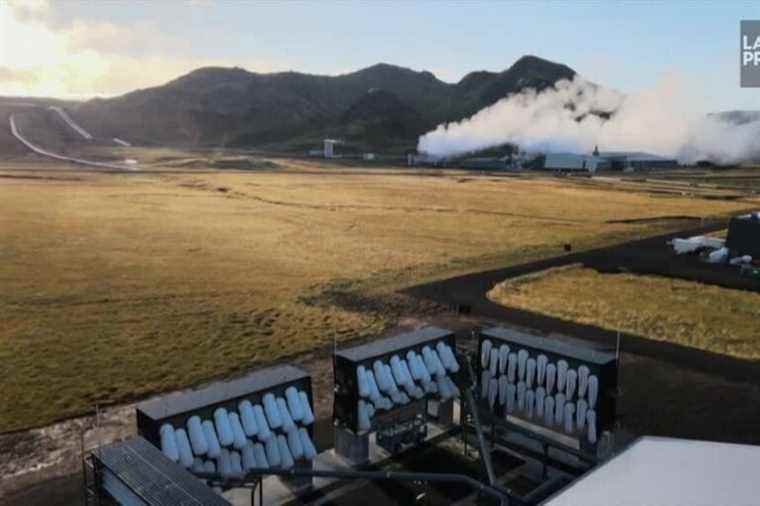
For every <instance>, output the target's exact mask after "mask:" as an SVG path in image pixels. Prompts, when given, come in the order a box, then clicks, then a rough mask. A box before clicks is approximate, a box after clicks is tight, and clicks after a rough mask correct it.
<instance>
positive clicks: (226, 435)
mask: <svg viewBox="0 0 760 506" xmlns="http://www.w3.org/2000/svg"><path fill="white" fill-rule="evenodd" d="M214 425H215V426H216V434H217V436H219V444H220V445H222V446H230V445H231V444H232V442H233V435H232V427H230V419H229V417H228V416H227V410H226V409H224V408H217V409H216V411H214Z"/></svg>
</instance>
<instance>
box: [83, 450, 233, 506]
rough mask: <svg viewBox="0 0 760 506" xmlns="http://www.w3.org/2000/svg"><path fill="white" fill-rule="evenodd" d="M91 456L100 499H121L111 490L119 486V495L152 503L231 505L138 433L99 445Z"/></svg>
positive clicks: (162, 505)
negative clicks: (135, 435) (137, 434)
mask: <svg viewBox="0 0 760 506" xmlns="http://www.w3.org/2000/svg"><path fill="white" fill-rule="evenodd" d="M90 459H91V460H92V463H93V468H94V470H95V475H96V479H95V481H96V483H98V484H99V485H98V490H97V491H96V492H97V494H98V497H99V498H104V497H112V498H113V499H119V497H114V496H113V494H112V493H111V492H109V490H111V491H114V490H116V489H118V490H119V491H120V493H117V494H116V495H121V494H127V495H128V496H130V497H131V498H132V499H133V500H135V499H137V500H139V501H141V504H147V505H149V506H169V505H177V506H180V505H189V504H203V505H208V506H225V505H227V506H228V505H229V504H230V503H229V502H228V501H227V500H226V499H224V498H223V497H222V496H220V495H218V494H217V493H216V492H214V491H213V490H211V489H210V488H209V487H207V486H206V485H205V484H204V483H203V482H201V481H199V480H198V478H196V477H195V476H194V475H192V474H191V473H190V472H188V471H187V470H186V469H185V468H184V467H182V466H180V465H178V464H175V463H174V462H172V461H171V460H169V459H167V458H166V457H165V456H164V455H163V453H161V451H159V450H158V449H157V448H155V447H154V446H153V445H152V444H150V443H149V442H148V441H146V440H145V439H143V438H141V437H139V436H138V437H134V438H131V439H128V440H126V441H121V442H118V443H114V444H111V445H109V446H106V447H104V448H99V449H97V450H95V451H94V452H93V453H92V454H91V455H90ZM109 483H110V484H111V486H109ZM138 498H139V499H138ZM121 499H124V498H121ZM98 504H100V502H98Z"/></svg>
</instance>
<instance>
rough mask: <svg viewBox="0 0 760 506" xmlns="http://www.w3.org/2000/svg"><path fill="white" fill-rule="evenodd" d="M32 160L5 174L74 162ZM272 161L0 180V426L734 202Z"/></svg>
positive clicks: (313, 341) (183, 375) (225, 368)
mask: <svg viewBox="0 0 760 506" xmlns="http://www.w3.org/2000/svg"><path fill="white" fill-rule="evenodd" d="M123 149H124V150H125V151H130V150H134V149H136V148H123ZM146 152H147V151H146ZM149 154H150V156H152V157H154V158H153V159H156V163H157V164H158V163H163V162H158V161H157V158H160V157H175V156H176V157H178V158H181V157H183V156H184V157H186V158H187V157H189V156H191V155H188V154H187V153H182V152H179V151H171V150H164V151H161V150H156V151H150V152H149ZM195 156H198V157H201V156H206V155H198V154H196V155H195ZM215 156H216V155H215ZM219 156H221V155H219ZM135 157H136V158H140V157H138V156H135ZM146 158H147V157H146ZM142 159H145V158H142ZM165 161H166V160H164V162H165ZM36 163H37V162H34V163H31V162H29V163H25V164H24V163H22V162H13V161H9V162H2V163H0V173H11V174H18V173H20V170H21V169H23V170H24V172H23V174H25V175H28V176H35V175H45V176H49V175H50V174H51V172H52V171H53V170H55V171H56V172H55V174H56V175H62V174H64V173H67V174H68V172H67V171H71V170H72V169H71V167H70V166H68V165H60V164H59V165H55V164H51V163H48V162H44V163H42V162H40V163H39V166H38V165H36ZM277 163H278V165H280V166H281V167H282V168H283V170H279V171H251V172H248V173H243V172H232V171H205V172H198V171H195V172H194V171H181V170H177V171H164V170H162V171H160V172H159V173H149V172H147V171H146V172H134V173H130V174H98V173H92V172H84V171H81V170H77V169H75V170H74V172H75V173H76V176H77V178H78V179H77V180H62V179H61V178H57V179H55V180H50V179H44V178H40V179H28V178H27V179H18V178H11V179H8V178H0V230H1V231H2V233H0V258H2V262H0V321H2V322H3V327H2V330H0V368H2V371H0V372H2V374H0V406H3V409H2V410H0V431H10V430H15V429H22V428H26V427H30V426H40V425H46V424H48V423H50V422H52V421H55V420H58V419H61V418H66V417H71V416H75V415H78V414H82V413H87V412H92V411H93V410H94V409H95V405H96V404H97V405H101V406H102V405H107V404H114V403H120V402H125V401H130V400H135V399H139V398H143V397H146V396H148V395H151V394H153V393H157V392H162V391H167V390H173V389H177V388H181V387H187V386H191V385H195V384H198V383H200V382H204V381H207V380H210V379H213V378H219V377H225V376H229V375H233V374H238V373H243V372H245V371H248V370H250V369H252V368H254V367H257V366H260V365H262V364H266V363H269V362H271V361H273V360H280V359H284V358H286V357H288V356H292V355H293V354H296V353H300V352H303V351H306V350H311V349H314V348H316V347H320V346H325V345H328V344H331V343H333V342H338V343H340V342H346V341H348V340H351V339H355V338H363V337H368V336H371V335H376V334H379V333H381V332H382V331H383V330H384V329H385V328H387V327H388V326H390V325H393V324H394V323H396V321H397V320H398V318H399V317H400V316H404V315H415V316H419V315H423V316H424V315H430V314H433V313H435V312H437V311H440V310H441V308H440V307H437V306H435V305H434V304H428V303H423V302H419V301H414V300H412V299H411V298H409V297H406V296H404V295H401V294H398V293H396V292H398V291H399V290H402V289H404V288H406V287H409V286H413V285H416V284H419V283H422V282H425V281H432V280H435V279H441V278H445V277H449V276H453V275H457V274H464V273H467V272H476V271H480V270H484V269H489V268H494V267H500V266H505V265H514V264H518V263H523V262H527V261H531V260H534V259H537V258H547V257H550V256H553V255H557V254H562V253H563V252H564V249H563V245H564V244H566V243H570V244H572V245H573V250H574V251H578V250H583V249H588V248H593V247H599V246H605V245H610V244H612V243H616V242H622V241H626V240H630V239H632V238H638V237H643V236H647V235H652V234H656V233H661V232H664V231H666V230H668V229H669V228H668V227H673V226H677V224H671V223H664V222H646V221H644V222H634V223H619V222H618V223H613V221H616V220H621V219H625V218H649V217H655V216H673V215H690V216H691V215H696V216H705V217H708V216H715V215H727V214H730V213H733V212H735V211H736V210H738V209H744V208H746V207H747V204H746V203H745V204H738V203H728V202H720V201H706V200H703V199H698V198H687V197H683V198H681V197H679V198H676V197H674V198H669V199H653V198H652V197H651V196H650V195H649V194H648V193H646V192H635V191H631V190H629V191H626V192H615V193H611V191H610V190H609V189H606V188H594V187H589V186H586V185H584V184H583V183H582V182H579V183H576V182H574V181H571V180H563V181H558V180H554V179H550V178H536V177H534V176H530V177H525V178H519V177H516V178H509V179H506V178H505V179H499V178H493V177H481V176H478V175H472V176H469V177H470V181H469V182H468V183H467V184H464V185H463V184H459V183H458V182H457V181H458V179H459V178H461V177H462V174H461V173H449V172H445V171H437V172H430V173H425V172H421V173H410V172H408V171H405V170H401V169H398V168H396V169H383V168H377V169H376V170H372V171H369V172H368V171H364V170H356V169H352V168H350V167H349V166H345V167H343V168H341V169H340V170H337V169H336V168H335V167H334V166H330V167H327V166H323V165H320V164H317V163H314V162H304V161H293V160H285V159H283V160H278V162H277ZM6 167H7V168H6ZM35 167H39V169H40V171H39V172H36V171H35V170H34V169H35ZM12 169H19V170H15V171H14V170H12ZM43 169H44V170H43ZM72 174H73V172H72ZM220 189H224V190H225V191H220Z"/></svg>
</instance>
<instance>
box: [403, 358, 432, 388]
mask: <svg viewBox="0 0 760 506" xmlns="http://www.w3.org/2000/svg"><path fill="white" fill-rule="evenodd" d="M406 355H407V358H411V362H410V365H411V364H412V363H414V368H415V370H416V371H417V375H419V380H418V381H422V382H430V380H431V378H430V373H429V372H428V370H427V367H425V361H424V360H423V358H422V357H421V356H420V355H419V354H418V353H415V352H414V351H413V350H411V351H409V353H407V354H406ZM410 355H411V357H410Z"/></svg>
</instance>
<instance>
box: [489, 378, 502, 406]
mask: <svg viewBox="0 0 760 506" xmlns="http://www.w3.org/2000/svg"><path fill="white" fill-rule="evenodd" d="M498 396H499V381H498V380H497V379H496V378H491V379H490V380H489V381H488V407H490V408H491V410H493V407H494V404H496V398H497V397H498Z"/></svg>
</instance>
